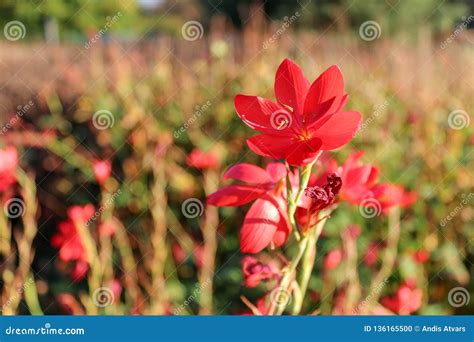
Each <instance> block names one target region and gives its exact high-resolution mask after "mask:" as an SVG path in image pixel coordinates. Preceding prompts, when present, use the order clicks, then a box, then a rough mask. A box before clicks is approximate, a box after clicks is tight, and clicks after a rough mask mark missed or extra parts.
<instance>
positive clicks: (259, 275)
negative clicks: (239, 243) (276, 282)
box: [242, 256, 280, 288]
mask: <svg viewBox="0 0 474 342" xmlns="http://www.w3.org/2000/svg"><path fill="white" fill-rule="evenodd" d="M242 273H243V274H244V277H245V280H244V285H245V286H247V287H250V288H252V287H256V286H258V284H260V282H261V281H267V280H272V279H275V278H278V276H279V275H280V272H279V270H278V268H277V267H276V266H275V265H274V264H273V263H271V262H270V263H268V264H264V263H262V262H260V261H259V260H257V259H255V258H254V257H251V256H245V257H244V258H243V259H242Z"/></svg>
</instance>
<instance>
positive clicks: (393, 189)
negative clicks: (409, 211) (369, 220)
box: [371, 183, 417, 214]
mask: <svg viewBox="0 0 474 342" xmlns="http://www.w3.org/2000/svg"><path fill="white" fill-rule="evenodd" d="M371 191H372V193H373V197H374V198H375V199H377V201H378V202H379V203H380V206H381V209H382V212H383V213H385V214H386V213H387V212H388V211H389V210H390V209H391V208H393V207H395V206H400V207H402V208H406V207H409V206H411V205H412V204H413V203H415V202H416V200H417V194H416V192H407V191H406V190H405V189H404V188H403V187H402V186H401V185H395V184H386V183H384V184H377V185H375V186H374V187H373V188H372V189H371Z"/></svg>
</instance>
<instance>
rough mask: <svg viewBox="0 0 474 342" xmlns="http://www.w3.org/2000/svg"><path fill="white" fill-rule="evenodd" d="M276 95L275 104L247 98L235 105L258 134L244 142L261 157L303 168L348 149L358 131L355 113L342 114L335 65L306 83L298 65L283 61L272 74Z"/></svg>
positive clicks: (343, 98) (241, 97)
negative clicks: (320, 157) (329, 152)
mask: <svg viewBox="0 0 474 342" xmlns="http://www.w3.org/2000/svg"><path fill="white" fill-rule="evenodd" d="M275 96H276V99H277V102H273V101H270V100H267V99H264V98H261V97H258V96H247V95H237V96H236V97H235V101H234V104H235V108H236V111H237V114H238V115H239V117H240V119H241V120H242V121H243V122H244V123H245V124H247V125H248V126H249V127H250V128H252V129H254V130H257V131H259V132H261V133H262V134H260V135H256V136H254V137H252V138H250V139H248V140H247V144H248V145H249V147H250V149H251V150H252V151H254V152H255V153H257V154H259V155H261V156H266V157H272V158H276V159H282V158H283V159H286V160H287V161H288V163H289V164H291V165H295V166H301V165H305V164H308V163H310V162H312V161H313V160H314V159H315V158H316V157H317V155H318V153H319V152H320V150H333V149H336V148H338V147H341V146H343V145H345V144H347V143H348V142H349V141H350V140H351V139H352V138H353V137H354V135H355V133H356V132H357V130H358V128H359V125H360V121H361V115H360V113H358V112H353V111H348V112H343V111H342V108H343V107H344V105H345V104H346V102H347V97H348V95H347V94H344V80H343V78H342V74H341V72H340V70H339V68H338V67H337V66H336V65H333V66H331V67H330V68H329V69H327V70H326V71H324V72H323V73H322V74H321V75H320V76H319V77H318V78H317V79H316V80H315V81H314V82H313V83H312V84H310V83H309V82H308V80H307V79H306V77H305V76H304V75H303V72H302V71H301V69H300V68H299V66H298V65H296V64H295V63H294V62H293V61H291V60H289V59H285V60H284V61H283V62H282V63H281V64H280V66H279V68H278V70H277V72H276V76H275Z"/></svg>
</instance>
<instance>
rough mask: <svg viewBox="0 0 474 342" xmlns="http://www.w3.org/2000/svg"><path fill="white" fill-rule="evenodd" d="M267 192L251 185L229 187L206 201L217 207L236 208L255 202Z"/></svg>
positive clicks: (213, 194)
mask: <svg viewBox="0 0 474 342" xmlns="http://www.w3.org/2000/svg"><path fill="white" fill-rule="evenodd" d="M265 191H266V190H265V189H262V188H258V187H255V186H250V185H229V186H226V187H224V188H222V189H220V190H217V191H216V192H214V193H212V194H210V195H209V196H207V200H206V201H207V204H210V205H214V206H216V207H234V206H239V205H244V204H247V203H249V202H251V201H253V200H254V199H256V198H258V197H260V196H261V195H262V194H263V193H265Z"/></svg>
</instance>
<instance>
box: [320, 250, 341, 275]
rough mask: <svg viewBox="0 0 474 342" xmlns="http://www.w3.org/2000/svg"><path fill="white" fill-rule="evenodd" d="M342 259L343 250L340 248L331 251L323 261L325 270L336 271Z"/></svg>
mask: <svg viewBox="0 0 474 342" xmlns="http://www.w3.org/2000/svg"><path fill="white" fill-rule="evenodd" d="M342 257H343V254H342V250H341V249H339V248H337V249H333V250H331V251H329V253H328V254H327V255H326V257H325V258H324V261H323V266H324V269H326V270H328V271H329V270H333V269H335V268H336V267H337V266H339V264H340V263H341V261H342Z"/></svg>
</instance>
